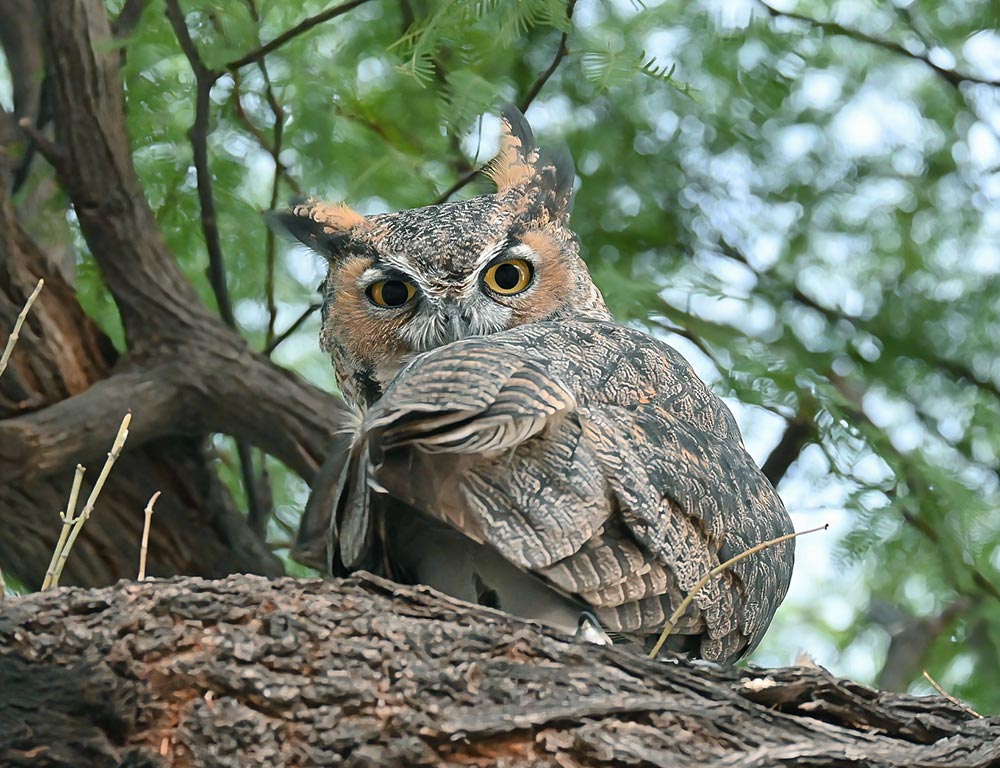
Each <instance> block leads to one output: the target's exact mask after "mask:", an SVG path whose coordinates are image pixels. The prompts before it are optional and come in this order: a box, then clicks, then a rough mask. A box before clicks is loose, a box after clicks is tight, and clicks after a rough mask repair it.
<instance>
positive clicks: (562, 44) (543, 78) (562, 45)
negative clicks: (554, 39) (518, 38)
mask: <svg viewBox="0 0 1000 768" xmlns="http://www.w3.org/2000/svg"><path fill="white" fill-rule="evenodd" d="M575 8H576V0H568V2H567V3H566V31H565V32H563V33H562V36H561V37H560V38H559V45H558V47H557V48H556V55H555V56H553V57H552V63H551V64H549V66H548V67H547V68H546V69H545V71H544V72H542V73H541V74H540V75H539V76H538V79H537V80H535V82H534V83H532V84H531V87H530V88H529V89H528V92H527V93H526V94H524V98H523V99H521V101H520V103H518V105H517V106H518V109H520V110H521V112H527V111H528V107H530V106H531V102H533V101H534V100H535V99H536V98H537V96H538V94H539V93H541V91H542V88H544V87H545V84H546V83H547V82H548V81H549V78H551V77H552V75H554V74H555V73H556V70H557V69H559V65H560V64H561V63H562V60H563V59H564V58H566V56H567V55H568V54H569V48H568V47H567V45H566V42H567V41H568V40H569V33H570V30H571V28H572V25H573V10H574V9H575Z"/></svg>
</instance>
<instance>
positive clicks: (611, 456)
mask: <svg viewBox="0 0 1000 768" xmlns="http://www.w3.org/2000/svg"><path fill="white" fill-rule="evenodd" d="M361 430H362V438H363V440H362V441H361V442H359V443H356V451H355V456H356V461H357V462H359V463H360V464H363V465H364V466H363V467H362V466H359V467H358V468H357V470H356V471H355V472H353V473H352V474H353V475H354V477H355V479H354V480H353V481H352V482H354V483H359V482H367V483H368V484H369V485H370V486H371V487H374V488H378V489H380V490H384V491H386V492H388V494H390V495H391V497H393V498H395V499H398V500H399V501H402V502H404V503H406V504H408V505H410V506H412V507H414V508H416V509H418V510H420V511H422V512H423V513H425V514H427V515H429V516H432V517H433V518H436V519H437V520H439V521H443V522H445V523H448V524H449V525H450V526H453V527H454V528H455V529H457V530H459V531H461V532H462V533H463V534H465V536H467V537H469V538H470V539H472V540H473V541H475V542H478V543H480V544H484V545H486V546H487V547H490V548H492V549H494V550H496V551H497V552H499V553H500V555H502V557H503V558H505V559H506V560H507V561H509V562H510V563H513V564H514V565H516V566H517V567H518V568H520V569H523V570H524V571H528V572H532V573H534V574H537V575H538V576H539V577H541V578H542V579H543V580H544V581H545V582H546V583H548V584H549V585H550V586H551V587H552V588H553V589H554V590H556V591H558V592H560V593H561V594H563V595H565V596H569V597H571V598H573V599H576V600H579V601H580V602H582V603H584V604H587V605H589V606H590V607H591V609H592V610H593V611H594V612H595V613H596V614H597V616H598V618H599V619H600V620H601V622H602V624H603V625H604V627H605V629H607V630H609V631H611V632H614V633H621V634H625V635H630V636H633V637H637V638H644V637H648V636H652V635H654V634H655V633H656V632H657V631H658V630H659V629H660V628H661V627H662V626H663V625H664V623H665V622H666V620H667V619H668V618H669V616H670V615H671V613H672V612H673V610H674V609H675V608H676V607H677V605H678V604H679V603H680V601H681V600H682V598H683V597H684V596H685V595H686V594H687V593H688V592H689V591H690V590H691V588H692V587H693V586H694V585H695V583H696V582H697V581H698V579H699V578H701V577H702V576H703V575H704V574H705V573H706V572H708V571H709V570H710V569H711V568H712V567H714V566H716V565H718V564H719V563H720V562H723V561H725V560H726V559H728V558H729V557H731V556H733V555H735V554H739V553H740V552H742V551H744V550H746V549H748V548H750V547H752V546H754V545H756V544H759V543H761V542H763V541H767V540H769V539H772V538H776V537H778V536H781V535H783V534H786V533H789V532H791V521H790V520H789V518H788V514H787V513H786V511H785V509H784V506H783V505H782V503H781V500H780V499H779V498H778V496H777V494H776V493H775V491H774V489H773V488H772V487H771V485H770V483H769V482H768V481H767V479H766V478H765V477H764V476H763V475H762V474H761V472H760V470H759V469H758V468H757V467H756V465H755V464H754V462H753V460H752V459H751V458H750V456H749V455H748V454H747V453H746V451H745V450H744V448H743V444H742V441H741V438H740V434H739V430H738V428H737V426H736V422H735V420H734V419H733V416H732V414H731V413H730V412H729V410H728V409H727V408H726V407H725V405H723V403H722V402H721V401H720V400H719V399H718V398H717V397H716V396H715V395H714V394H712V393H711V392H710V391H709V390H708V389H707V388H706V387H705V385H704V384H703V383H702V382H701V380H700V379H698V377H697V376H696V375H695V374H694V372H693V371H692V370H691V368H690V366H689V365H688V364H687V362H686V361H685V360H684V359H683V358H682V357H681V356H680V355H679V354H678V353H677V352H676V351H675V350H673V349H672V348H671V347H669V346H667V345H666V344H663V343H661V342H659V341H657V340H656V339H654V338H652V337H650V336H648V335H646V334H643V333H641V332H639V331H636V330H633V329H630V328H626V327H623V326H620V325H615V324H613V323H610V322H602V321H592V320H581V321H571V322H545V323H538V324H534V325H526V326H521V327H518V328H515V329H513V330H510V331H507V332H504V333H500V334H495V335H492V336H489V337H474V338H468V339H464V340H462V341H458V342H455V343H452V344H449V345H447V346H444V347H441V348H439V349H436V350H433V351H431V352H428V353H426V354H424V355H421V356H419V357H418V358H416V359H415V360H414V361H413V362H412V363H411V364H410V365H408V366H407V367H406V368H405V369H404V370H403V371H401V372H400V374H399V375H398V376H397V377H396V379H395V380H394V381H393V383H392V384H391V386H390V387H389V389H388V390H387V391H386V393H385V394H384V395H383V396H382V397H381V399H380V400H378V401H377V402H376V403H375V404H374V405H373V407H372V408H371V410H370V411H369V412H368V414H367V415H366V417H365V420H364V423H363V425H362V427H361ZM366 474H367V475H368V477H367V479H365V478H364V476H365V475H366ZM354 487H355V488H356V489H357V491H358V492H360V493H361V494H362V495H363V496H367V495H368V494H366V493H364V491H363V488H364V486H363V485H361V486H360V487H358V485H355V486H354ZM380 495H382V494H375V497H374V498H378V496H380ZM352 509H353V511H352ZM341 516H342V520H341V538H342V540H341V549H342V551H344V549H345V546H344V545H345V542H344V541H343V537H344V535H345V534H347V535H348V539H350V541H349V542H347V547H346V549H347V550H351V549H353V550H355V551H354V552H353V553H351V552H348V558H351V557H352V555H357V550H359V549H361V548H363V546H364V541H365V540H366V538H367V537H371V536H373V535H376V536H377V535H378V533H377V531H376V532H375V533H372V532H371V530H369V529H373V528H377V526H373V525H371V524H370V521H369V504H368V502H367V500H366V501H364V502H362V501H361V499H360V498H357V497H355V500H354V503H353V507H349V508H347V509H346V511H342V513H341ZM345 525H346V530H345ZM362 528H363V529H365V530H367V531H368V532H367V533H366V532H364V531H362V530H361V529H362ZM352 530H353V533H352V532H351V531H352ZM793 552H794V549H793V546H792V544H791V542H786V543H784V544H780V545H777V546H774V547H771V548H769V549H765V550H763V551H761V552H759V553H757V554H754V555H752V556H750V557H748V558H746V559H744V560H742V561H741V562H739V563H737V564H735V565H734V566H733V567H732V568H731V569H729V570H727V571H725V572H723V573H722V574H721V575H719V576H717V577H715V578H714V579H713V580H712V581H711V582H710V583H709V584H708V586H707V587H706V588H705V589H704V590H702V591H701V592H700V593H699V594H698V595H697V597H696V598H695V600H694V603H693V605H692V606H691V608H689V610H688V612H687V614H685V616H684V617H683V618H682V619H681V621H680V622H679V624H678V626H677V629H676V630H675V631H677V632H679V633H681V634H684V635H689V636H693V637H694V638H695V639H696V647H697V646H698V644H700V648H698V650H699V653H700V655H702V656H704V657H705V658H709V659H715V660H720V661H726V660H732V659H735V658H737V657H739V656H742V655H744V654H745V653H747V652H749V651H750V650H752V649H753V648H754V647H755V646H756V645H757V643H758V642H759V641H760V639H761V637H762V636H763V634H764V631H765V630H766V628H767V626H768V624H769V623H770V621H771V618H772V616H773V615H774V611H775V609H776V608H777V606H778V604H779V603H780V602H781V600H782V598H783V597H784V595H785V592H786V591H787V589H788V582H789V579H790V577H791V570H792V561H793Z"/></svg>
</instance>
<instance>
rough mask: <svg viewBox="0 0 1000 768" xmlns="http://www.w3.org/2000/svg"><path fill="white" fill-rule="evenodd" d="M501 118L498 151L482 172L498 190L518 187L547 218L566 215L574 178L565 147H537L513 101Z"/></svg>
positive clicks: (505, 190)
mask: <svg viewBox="0 0 1000 768" xmlns="http://www.w3.org/2000/svg"><path fill="white" fill-rule="evenodd" d="M501 118H502V125H503V129H502V131H501V134H500V151H499V152H498V153H497V156H496V157H494V158H493V159H492V160H490V162H488V163H487V164H486V165H485V166H484V168H483V173H484V174H486V176H488V177H489V178H490V179H491V180H492V181H493V183H494V184H496V186H497V192H498V193H500V194H503V193H505V192H508V191H510V190H513V189H518V188H520V189H522V190H524V192H525V193H526V194H528V195H529V196H530V197H531V198H532V199H533V202H534V203H536V204H538V205H540V206H542V207H543V208H545V210H546V211H547V212H548V214H549V217H550V218H552V219H560V218H564V217H567V216H569V212H570V208H571V207H572V201H573V182H574V180H575V178H576V173H575V170H574V168H573V158H572V157H570V154H569V151H568V150H567V149H566V148H565V147H563V148H559V149H552V150H548V149H547V150H542V151H539V149H538V147H537V146H535V137H534V134H533V133H532V131H531V126H530V125H528V121H527V120H526V119H525V117H524V115H523V114H521V112H520V110H518V108H517V107H515V106H513V105H508V106H507V107H505V108H504V110H503V112H502V113H501Z"/></svg>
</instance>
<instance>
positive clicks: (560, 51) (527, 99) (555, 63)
mask: <svg viewBox="0 0 1000 768" xmlns="http://www.w3.org/2000/svg"><path fill="white" fill-rule="evenodd" d="M575 8H576V0H568V2H567V3H566V31H565V32H563V33H562V36H561V37H560V38H559V45H558V47H557V48H556V53H555V56H553V57H552V62H551V63H550V64H549V66H548V67H546V68H545V71H543V72H542V73H541V74H540V75H539V76H538V77H537V78H536V79H535V82H533V83H532V84H531V87H530V88H529V89H528V92H527V93H526V94H525V95H524V98H523V99H521V101H519V102H518V105H517V107H518V109H520V110H521V111H522V112H527V111H528V107H530V106H531V103H532V102H533V101H534V100H535V99H536V98H537V97H538V94H539V93H541V90H542V88H543V87H545V84H546V83H547V82H548V81H549V80H550V79H551V77H552V75H554V74H555V72H556V70H557V69H559V65H560V64H561V63H562V60H563V59H565V58H566V56H567V55H568V54H569V48H568V46H567V45H566V43H567V41H568V40H569V33H570V29H571V25H572V22H573V10H574V9H575ZM478 174H479V170H478V169H474V170H471V171H468V172H467V173H465V174H464V175H463V176H461V177H460V178H459V179H458V180H457V181H456V182H455V183H454V184H452V185H451V186H450V187H448V189H446V190H445V191H444V192H442V193H441V194H440V195H438V197H437V199H436V200H435V201H434V205H440V204H441V203H444V202H446V201H447V200H449V199H450V198H451V196H452V195H454V194H455V193H456V192H458V191H459V190H460V189H462V188H464V187H466V186H467V185H468V184H470V183H471V182H472V180H473V179H475V178H476V176H477V175H478Z"/></svg>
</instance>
